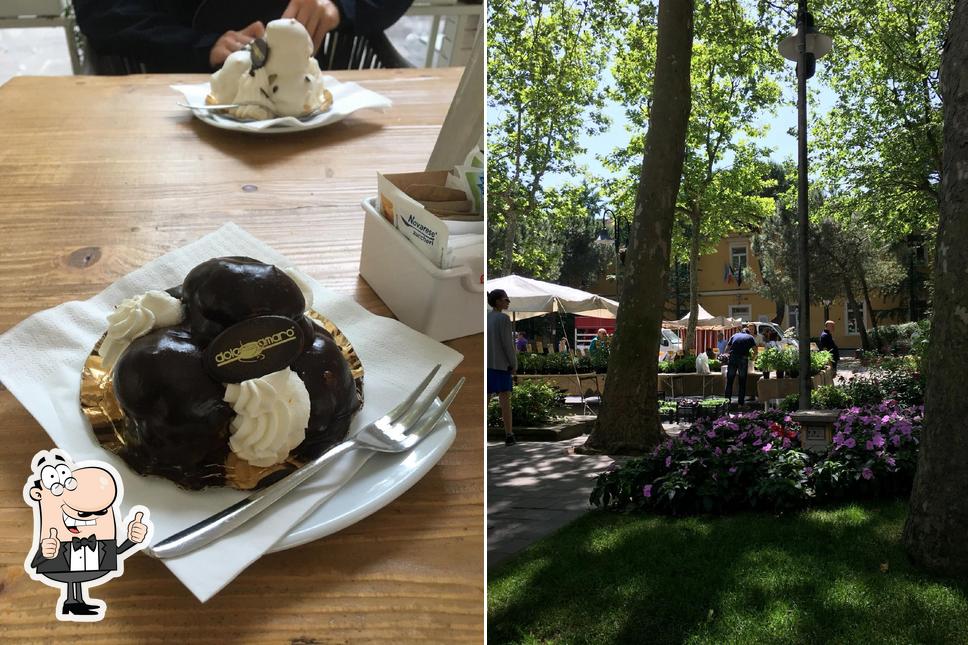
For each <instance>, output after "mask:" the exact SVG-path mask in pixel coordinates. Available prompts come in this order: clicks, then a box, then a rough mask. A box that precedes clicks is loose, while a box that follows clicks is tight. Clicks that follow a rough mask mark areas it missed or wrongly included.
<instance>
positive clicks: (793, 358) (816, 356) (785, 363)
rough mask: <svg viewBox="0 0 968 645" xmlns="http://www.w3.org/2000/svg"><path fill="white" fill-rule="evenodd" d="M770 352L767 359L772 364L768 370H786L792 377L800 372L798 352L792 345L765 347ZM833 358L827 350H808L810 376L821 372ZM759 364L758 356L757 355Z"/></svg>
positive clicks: (787, 374) (788, 375)
mask: <svg viewBox="0 0 968 645" xmlns="http://www.w3.org/2000/svg"><path fill="white" fill-rule="evenodd" d="M766 352H775V353H771V354H770V355H769V356H770V357H769V358H768V359H767V360H768V361H769V362H770V363H771V364H772V365H773V366H772V368H771V370H770V371H773V370H776V371H778V372H786V376H787V377H790V378H793V377H796V376H798V375H799V374H800V352H799V351H798V350H797V349H796V348H794V347H784V348H782V349H775V350H774V349H767V350H764V352H763V353H764V354H765V353H766ZM832 360H833V355H832V354H831V353H830V352H828V351H820V352H810V376H816V375H817V374H819V373H820V372H822V371H823V370H824V369H825V368H826V367H827V365H829V364H830V362H831V361H832ZM757 364H759V356H757Z"/></svg>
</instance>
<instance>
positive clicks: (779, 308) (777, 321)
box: [770, 298, 786, 327]
mask: <svg viewBox="0 0 968 645" xmlns="http://www.w3.org/2000/svg"><path fill="white" fill-rule="evenodd" d="M773 304H774V305H775V306H776V315H775V316H773V320H771V321H770V322H772V323H773V324H774V325H776V326H777V327H781V326H782V325H783V318H784V317H785V316H786V301H785V300H784V299H783V298H778V299H776V300H774V301H773Z"/></svg>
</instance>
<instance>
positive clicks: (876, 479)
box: [814, 401, 924, 499]
mask: <svg viewBox="0 0 968 645" xmlns="http://www.w3.org/2000/svg"><path fill="white" fill-rule="evenodd" d="M923 410H924V409H923V407H922V406H911V407H904V406H901V405H899V404H898V403H896V402H894V401H885V402H883V403H881V404H879V405H876V406H869V407H866V408H859V407H852V408H850V409H849V410H845V411H844V412H843V413H842V414H841V415H840V419H838V420H837V422H836V423H835V424H834V436H833V444H832V446H831V447H830V449H829V450H828V451H827V453H826V454H825V455H824V458H823V459H822V460H821V461H820V462H819V463H817V465H816V467H815V468H814V475H815V477H814V485H815V487H816V491H817V495H818V496H822V497H825V498H830V499H841V498H846V497H856V496H862V497H870V496H876V495H906V494H908V493H910V491H911V485H912V483H913V482H914V471H915V469H916V468H917V464H918V445H919V439H918V437H919V435H920V429H921V422H922V419H923Z"/></svg>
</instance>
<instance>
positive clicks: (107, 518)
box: [24, 449, 151, 621]
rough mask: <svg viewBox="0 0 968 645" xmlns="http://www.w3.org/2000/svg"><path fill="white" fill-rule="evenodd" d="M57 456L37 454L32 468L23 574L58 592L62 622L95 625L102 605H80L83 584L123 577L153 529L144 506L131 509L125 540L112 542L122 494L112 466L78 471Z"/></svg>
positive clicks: (86, 466)
mask: <svg viewBox="0 0 968 645" xmlns="http://www.w3.org/2000/svg"><path fill="white" fill-rule="evenodd" d="M71 461H72V460H71V458H70V457H69V456H68V455H67V453H65V452H63V451H61V450H57V449H55V450H50V451H41V452H39V453H37V454H36V455H34V459H33V461H32V463H31V467H32V470H33V473H32V475H31V476H30V477H29V478H28V479H27V484H26V485H25V486H24V500H25V501H26V502H27V503H28V504H29V505H31V506H33V508H34V544H33V548H32V549H31V551H30V554H28V556H27V560H26V561H25V562H24V568H25V569H26V571H27V574H28V575H29V576H30V577H31V578H33V579H34V580H38V581H40V582H43V583H44V584H47V585H50V586H52V587H61V588H62V592H61V600H63V601H64V602H63V605H62V607H61V612H60V613H56V611H55V614H56V615H57V618H58V619H60V620H76V621H95V620H100V619H101V618H103V616H104V610H105V609H106V606H105V604H104V602H103V601H100V600H92V601H91V602H90V603H88V602H86V601H85V600H84V584H85V583H90V582H92V581H94V580H97V581H98V582H97V583H95V584H102V583H104V582H107V581H108V580H110V579H111V578H114V577H116V576H119V575H121V574H122V573H123V571H124V565H123V560H124V558H126V557H128V556H129V555H131V554H133V553H135V552H136V551H137V550H139V549H142V548H144V547H145V546H147V544H148V542H147V538H148V535H149V533H150V531H151V525H150V523H149V521H148V520H147V519H145V515H146V514H147V512H148V509H146V508H145V507H143V506H136V507H134V508H132V509H131V513H132V514H133V516H134V517H133V519H131V521H130V522H128V530H127V539H125V540H124V541H123V542H121V543H120V544H118V543H117V542H116V528H115V527H116V526H117V517H118V510H117V504H119V503H120V502H121V498H122V496H123V495H124V491H123V488H122V485H121V478H120V476H119V475H118V473H117V472H116V471H115V470H114V468H112V467H111V466H110V465H108V464H105V463H102V462H85V463H81V464H79V465H78V466H74V465H73V464H72V463H71Z"/></svg>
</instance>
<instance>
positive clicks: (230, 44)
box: [208, 20, 266, 69]
mask: <svg viewBox="0 0 968 645" xmlns="http://www.w3.org/2000/svg"><path fill="white" fill-rule="evenodd" d="M265 33H266V26H265V25H263V24H262V23H261V22H259V21H258V20H256V21H255V22H253V23H252V24H251V25H249V26H248V27H246V28H245V29H243V30H242V31H226V32H225V33H224V34H222V36H221V37H220V38H219V39H218V40H216V41H215V44H214V45H212V49H211V51H209V53H208V64H209V65H211V66H212V69H215V68H217V67H221V66H222V64H223V63H224V62H225V59H226V58H228V57H229V56H231V55H232V54H234V53H235V52H237V51H239V50H240V49H242V48H243V47H245V46H246V45H248V44H249V43H251V42H252V41H253V40H255V39H256V38H262V37H263V36H264V35H265Z"/></svg>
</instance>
